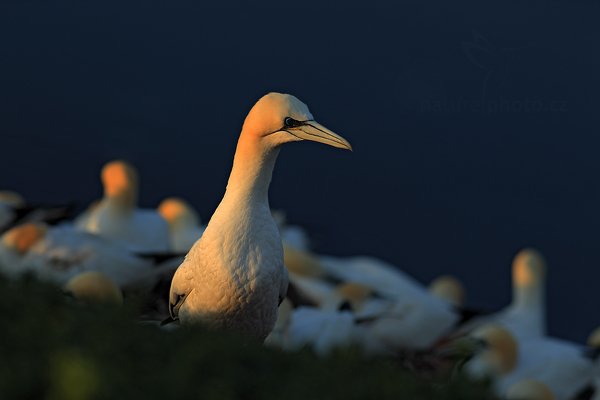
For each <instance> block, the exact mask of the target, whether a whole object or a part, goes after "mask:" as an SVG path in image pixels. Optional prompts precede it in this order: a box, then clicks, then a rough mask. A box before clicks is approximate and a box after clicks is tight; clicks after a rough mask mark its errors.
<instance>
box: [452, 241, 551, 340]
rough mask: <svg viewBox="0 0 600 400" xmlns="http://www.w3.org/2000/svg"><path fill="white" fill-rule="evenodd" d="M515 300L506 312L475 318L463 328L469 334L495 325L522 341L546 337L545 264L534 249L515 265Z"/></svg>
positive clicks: (519, 258)
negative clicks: (478, 328) (528, 338)
mask: <svg viewBox="0 0 600 400" xmlns="http://www.w3.org/2000/svg"><path fill="white" fill-rule="evenodd" d="M512 280H513V300H512V303H511V304H510V305H509V306H508V307H507V308H505V309H504V310H502V311H500V312H498V313H495V314H491V315H487V316H482V317H478V318H474V319H472V320H470V321H469V322H467V323H466V324H465V325H464V326H463V327H461V329H460V331H461V332H468V331H469V330H473V329H475V328H476V327H478V326H482V325H485V324H491V323H496V324H500V325H502V326H504V327H505V328H507V329H508V330H510V331H511V333H512V334H513V335H515V336H517V337H519V338H527V337H542V336H544V335H545V333H546V306H545V286H546V262H545V261H544V258H543V257H542V255H541V254H540V253H539V252H538V251H536V250H533V249H524V250H521V251H520V252H519V253H517V255H516V256H515V258H514V260H513V265H512Z"/></svg>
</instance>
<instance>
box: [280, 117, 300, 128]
mask: <svg viewBox="0 0 600 400" xmlns="http://www.w3.org/2000/svg"><path fill="white" fill-rule="evenodd" d="M283 124H284V125H285V126H286V128H293V127H295V126H299V125H300V122H298V121H296V120H295V119H294V118H290V117H285V119H284V120H283Z"/></svg>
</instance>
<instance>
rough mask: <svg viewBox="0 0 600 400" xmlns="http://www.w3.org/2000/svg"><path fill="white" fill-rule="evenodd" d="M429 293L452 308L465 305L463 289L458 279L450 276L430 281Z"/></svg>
mask: <svg viewBox="0 0 600 400" xmlns="http://www.w3.org/2000/svg"><path fill="white" fill-rule="evenodd" d="M429 292H430V293H431V294H433V295H434V296H436V297H439V298H440V299H442V300H445V301H447V302H448V303H450V304H451V305H453V306H454V307H462V306H464V304H465V288H464V286H463V285H462V283H460V281H459V280H458V279H456V278H455V277H453V276H450V275H442V276H439V277H437V278H436V279H434V280H433V281H431V283H430V284H429Z"/></svg>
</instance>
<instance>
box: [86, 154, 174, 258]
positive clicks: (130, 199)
mask: <svg viewBox="0 0 600 400" xmlns="http://www.w3.org/2000/svg"><path fill="white" fill-rule="evenodd" d="M102 183H103V186H104V197H103V198H102V200H100V201H99V202H97V203H96V204H95V205H93V206H92V207H90V209H88V210H87V211H86V212H85V213H84V214H83V215H82V216H81V217H80V218H78V219H77V221H76V226H77V227H78V228H79V229H81V230H84V231H86V232H90V233H94V234H97V235H100V236H103V237H106V238H109V239H112V240H116V241H120V242H122V243H123V244H125V245H126V246H127V248H128V249H129V250H131V251H134V252H140V253H157V252H167V251H169V230H168V225H167V222H166V221H165V220H164V219H163V218H162V217H161V216H160V215H159V214H158V213H157V212H156V211H155V210H150V209H139V208H137V192H138V177H137V172H136V171H135V169H134V168H133V166H131V165H129V164H127V163H126V162H124V161H112V162H110V163H108V164H106V165H105V166H104V168H103V169H102Z"/></svg>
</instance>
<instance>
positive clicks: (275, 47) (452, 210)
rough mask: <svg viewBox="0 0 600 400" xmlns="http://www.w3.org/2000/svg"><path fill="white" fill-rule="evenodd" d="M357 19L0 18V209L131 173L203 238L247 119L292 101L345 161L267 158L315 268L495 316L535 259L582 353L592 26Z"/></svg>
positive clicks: (80, 194) (0, 14) (22, 13)
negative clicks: (195, 221) (357, 268)
mask: <svg viewBox="0 0 600 400" xmlns="http://www.w3.org/2000/svg"><path fill="white" fill-rule="evenodd" d="M369 3H370V5H371V8H359V7H350V6H347V5H345V6H344V5H337V6H335V7H334V6H333V5H332V6H329V7H322V8H318V7H316V4H318V3H317V2H316V1H315V2H311V1H309V2H303V4H304V5H303V6H299V7H296V8H283V7H281V6H276V5H275V4H278V3H276V2H273V5H272V6H262V7H256V6H251V5H250V2H246V1H239V2H229V4H227V6H226V7H223V8H220V9H208V8H203V7H201V6H198V5H194V4H193V3H192V2H184V1H171V2H168V3H165V4H162V5H152V4H158V3H147V2H146V3H142V2H139V3H138V2H113V1H105V2H98V3H96V4H95V5H81V4H80V3H79V2H74V1H73V2H60V3H59V2H54V4H53V5H49V4H47V3H46V2H39V3H37V2H26V1H22V2H21V1H19V2H17V1H14V2H12V4H9V3H7V2H3V3H2V5H0V50H1V51H0V149H1V151H0V189H13V190H16V191H19V192H21V193H23V194H24V195H25V196H26V197H27V198H28V199H30V200H33V201H52V202H65V201H75V202H77V203H78V204H79V205H81V206H82V207H83V206H84V205H86V204H87V203H89V202H90V201H91V200H93V199H94V198H97V197H98V196H99V195H100V182H99V179H98V178H99V168H100V167H101V165H102V164H103V163H104V162H105V161H108V160H110V159H113V158H125V159H128V160H130V161H132V162H133V163H134V164H135V165H137V166H138V168H139V170H140V174H141V178H142V182H141V183H142V189H141V201H142V203H143V205H145V206H149V207H153V206H156V205H157V204H158V202H159V201H160V200H161V199H162V198H164V197H166V196H171V195H178V196H182V197H185V198H188V199H189V200H190V201H191V202H192V204H193V205H194V206H195V207H196V208H197V209H198V210H199V211H200V214H201V216H202V217H203V219H204V221H207V220H208V218H209V217H210V215H211V213H212V211H213V210H214V208H215V207H216V205H217V204H218V202H219V200H220V199H221V196H222V194H223V191H224V188H225V184H226V180H227V176H228V173H229V168H230V166H231V160H232V156H233V152H234V149H235V142H236V139H237V136H238V134H239V130H240V128H241V124H242V121H243V118H244V116H245V115H246V113H247V111H248V110H249V108H250V107H251V106H252V104H253V103H254V102H255V101H256V100H257V99H258V98H259V97H260V96H261V95H263V94H264V93H266V92H268V91H281V92H287V93H292V94H295V95H296V96H297V97H299V98H300V99H301V100H303V101H304V102H306V103H307V104H308V105H309V107H310V109H311V111H312V112H313V114H314V115H315V117H316V119H317V120H319V122H321V123H323V124H324V125H326V126H327V127H329V128H331V129H333V130H334V131H336V132H338V133H340V134H342V135H343V136H344V137H346V138H347V139H348V140H349V141H350V142H351V143H352V145H353V146H354V149H355V151H354V153H349V152H343V151H340V150H337V149H333V148H329V147H325V146H322V145H318V144H314V143H299V144H294V145H290V146H286V148H285V149H284V150H283V151H282V153H281V155H280V157H279V161H278V165H277V168H276V171H275V175H274V179H273V183H272V186H271V205H272V207H273V208H277V209H283V210H285V211H287V213H288V216H289V219H290V221H291V222H293V223H297V224H299V225H302V226H304V227H306V228H307V229H308V230H309V232H311V233H312V234H313V236H314V239H315V240H314V244H315V249H316V250H317V251H318V252H321V253H327V254H337V255H357V254H371V255H375V256H377V257H380V258H382V259H385V260H388V261H390V262H392V263H394V264H396V265H398V266H399V267H401V268H402V269H404V270H405V271H407V272H409V273H410V274H412V275H413V276H415V277H417V278H418V279H419V280H421V281H423V282H428V281H429V280H431V279H432V278H434V277H436V276H437V275H439V274H442V273H452V274H455V275H456V276H458V277H459V278H460V279H461V280H463V282H464V283H465V284H466V287H467V290H468V301H469V303H470V304H471V305H473V306H482V307H487V308H493V307H501V306H502V305H504V304H506V303H507V302H508V301H509V299H510V266H511V259H512V257H513V255H514V254H515V253H516V252H517V251H518V250H519V249H520V248H522V247H524V246H534V247H536V248H538V249H539V250H540V251H541V252H542V253H543V254H544V255H545V256H546V258H547V261H548V266H549V275H548V300H549V323H550V331H551V333H553V334H555V335H558V336H562V337H567V338H571V339H575V340H580V341H581V340H584V339H585V337H586V336H587V334H588V333H589V332H590V331H591V330H592V329H593V328H594V327H596V326H597V325H600V314H598V304H600V290H598V284H599V282H600V251H599V244H600V234H599V232H600V211H599V210H598V206H599V204H600V182H599V181H598V179H597V177H598V173H599V171H600V157H598V153H599V147H600V136H599V133H600V130H599V124H600V113H599V112H598V106H599V105H600V100H599V93H600V79H599V74H600V46H598V43H599V40H600V24H598V15H600V4H598V3H595V2H592V1H573V2H570V4H566V2H564V4H559V3H558V2H553V1H532V2H528V3H527V4H524V3H525V2H521V1H518V2H517V1H494V2H491V3H490V2H485V3H486V4H485V5H484V4H481V3H483V2H463V3H460V4H459V3H456V2H448V1H442V0H435V1H426V2H423V1H406V2H402V3H403V4H398V5H395V6H393V7H390V6H386V5H384V4H382V3H380V2H377V1H375V2H369ZM313 5H315V7H313Z"/></svg>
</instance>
